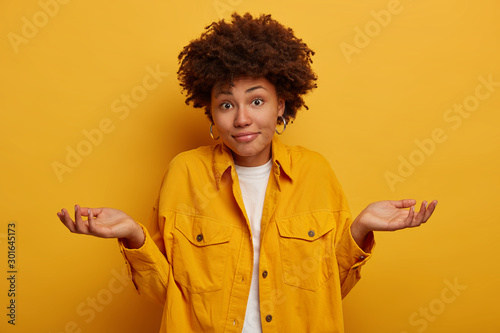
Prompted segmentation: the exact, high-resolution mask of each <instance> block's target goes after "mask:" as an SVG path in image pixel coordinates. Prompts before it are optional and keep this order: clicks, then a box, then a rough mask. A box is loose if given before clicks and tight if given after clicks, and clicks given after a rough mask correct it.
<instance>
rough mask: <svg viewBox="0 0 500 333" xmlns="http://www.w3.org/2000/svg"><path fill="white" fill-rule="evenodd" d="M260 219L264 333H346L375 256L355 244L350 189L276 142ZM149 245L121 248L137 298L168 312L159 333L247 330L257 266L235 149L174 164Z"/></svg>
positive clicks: (321, 164)
mask: <svg viewBox="0 0 500 333" xmlns="http://www.w3.org/2000/svg"><path fill="white" fill-rule="evenodd" d="M272 159H273V165H272V170H271V174H270V177H269V182H268V186H267V190H266V199H265V204H264V210H263V213H262V222H261V235H260V242H261V247H260V248H261V250H260V260H259V275H260V279H259V294H260V312H261V322H262V329H263V332H286V333H288V332H328V333H332V332H343V331H344V329H343V319H342V298H343V297H344V296H345V295H347V293H348V292H349V291H350V290H351V289H352V287H353V286H354V285H355V284H356V282H357V281H358V280H359V278H360V266H362V265H363V264H364V263H365V262H366V260H367V259H368V258H369V257H370V253H369V252H371V249H372V247H373V245H374V240H373V234H372V233H370V234H369V236H368V241H367V244H368V245H369V246H368V249H367V251H368V252H365V251H363V250H361V249H360V248H359V247H358V246H357V245H356V243H355V241H354V240H353V239H352V236H351V233H350V224H351V223H352V217H351V214H350V212H349V207H348V205H347V202H346V199H345V196H344V193H343V191H342V188H341V186H340V184H339V183H338V181H337V179H336V177H335V175H334V173H333V171H332V170H331V168H330V166H329V164H328V162H327V161H326V159H325V158H323V157H322V156H321V155H319V154H318V153H315V152H312V151H310V150H307V149H305V148H302V147H289V146H286V145H284V144H282V143H280V142H279V141H278V139H277V138H276V137H275V138H274V139H273V143H272ZM143 229H144V232H145V235H146V241H145V243H144V245H143V246H142V247H141V248H139V249H126V248H125V247H124V246H123V244H121V243H120V248H121V251H122V253H123V254H124V255H125V258H126V262H127V264H128V265H129V272H130V274H131V277H132V279H133V281H134V284H135V286H136V289H137V290H138V292H139V293H140V294H142V295H144V296H145V297H147V298H148V299H150V300H153V301H155V302H157V303H159V304H161V305H162V306H164V310H163V319H162V325H161V330H160V332H169V333H178V332H181V333H184V332H241V330H242V325H243V321H244V316H245V309H246V304H247V300H248V294H249V290H250V281H251V278H252V268H253V246H252V236H251V228H250V225H249V221H248V218H247V216H246V212H245V207H244V204H243V199H242V196H241V191H240V188H239V184H238V176H237V174H236V171H235V169H234V162H233V159H232V155H231V152H230V150H229V149H228V148H227V147H226V146H224V145H223V144H219V145H216V146H209V147H200V148H198V149H194V150H191V151H187V152H184V153H181V154H179V155H178V156H176V157H175V158H174V159H173V160H172V162H171V163H170V165H169V167H168V170H167V172H166V174H165V178H164V180H163V184H162V187H161V190H160V195H159V199H158V201H157V202H156V204H155V207H154V210H153V214H152V219H151V223H150V225H149V226H148V230H149V232H148V230H146V228H144V227H143Z"/></svg>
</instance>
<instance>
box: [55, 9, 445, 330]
mask: <svg viewBox="0 0 500 333" xmlns="http://www.w3.org/2000/svg"><path fill="white" fill-rule="evenodd" d="M313 54H314V52H313V51H311V50H310V49H309V48H308V47H307V45H306V44H305V43H303V42H302V41H301V40H300V39H297V38H296V37H295V36H294V34H293V32H292V30H291V29H288V28H285V27H284V26H282V25H281V24H280V23H278V22H276V21H274V20H273V19H271V17H270V16H264V15H263V16H261V17H258V18H253V17H252V16H251V15H250V14H245V15H244V16H239V15H237V14H233V17H232V22H229V23H227V22H225V21H221V22H218V23H213V24H212V25H211V26H209V27H207V31H205V33H203V34H202V35H201V37H200V38H199V39H197V40H195V41H192V42H191V43H190V44H189V45H187V46H186V47H185V48H184V49H183V51H182V52H181V53H180V55H179V61H180V69H179V71H178V77H179V80H180V82H181V86H182V87H183V88H184V90H185V91H186V92H187V100H186V103H189V102H193V104H194V106H195V107H198V108H204V109H205V114H206V115H207V117H208V119H209V120H210V122H211V125H210V134H211V135H212V138H214V140H219V143H218V144H216V145H214V146H209V147H200V148H198V149H194V150H191V151H188V152H184V153H181V154H179V155H178V156H176V157H175V158H174V159H173V160H172V162H171V163H170V165H169V167H168V170H167V172H166V174H165V177H164V180H163V184H162V187H161V191H160V195H159V198H158V201H157V202H156V205H155V207H154V210H153V214H152V222H151V223H150V225H149V226H148V229H146V228H145V227H144V226H142V225H141V224H139V223H137V222H136V221H134V220H133V219H132V218H130V217H129V216H128V215H127V214H125V213H124V212H122V211H119V210H116V209H111V208H83V207H80V206H75V219H74V221H73V219H72V218H71V217H70V214H69V212H68V211H67V210H65V209H63V210H62V211H61V212H59V213H58V216H59V218H60V219H61V221H62V222H63V223H64V224H65V226H66V227H67V228H68V229H69V230H70V231H71V232H74V233H81V234H89V235H94V236H97V237H106V238H107V237H114V238H118V239H119V244H120V248H121V251H122V253H123V254H124V256H125V259H126V262H127V264H129V267H130V273H131V276H132V279H133V281H134V284H135V286H136V288H137V290H138V291H139V293H141V294H143V295H144V296H146V297H147V298H149V299H150V300H153V301H156V302H158V303H159V304H161V305H162V306H164V312H163V319H162V325H161V332H241V331H245V332H343V319H342V303H341V300H342V297H344V296H345V295H346V294H347V293H348V292H349V291H350V290H351V288H352V287H353V286H354V285H355V284H356V282H357V281H358V280H359V278H360V268H361V266H363V265H364V264H365V262H366V261H367V260H368V258H369V257H370V256H371V250H372V248H373V245H374V239H373V231H376V230H379V231H381V230H398V229H404V228H408V227H415V226H418V225H420V224H421V223H424V222H426V221H427V220H428V219H429V217H430V216H431V214H432V212H433V211H434V208H435V207H436V204H437V202H436V201H433V202H432V203H431V204H429V205H428V206H427V203H426V202H425V201H424V202H423V203H422V205H421V207H420V210H419V212H418V214H416V213H415V212H414V205H415V204H416V202H415V200H399V201H380V202H375V203H372V204H370V205H368V207H366V209H364V210H363V211H362V212H361V214H360V215H359V216H358V217H356V219H354V221H353V220H352V217H351V215H350V212H349V208H348V205H347V202H346V199H345V196H344V194H343V191H342V188H341V187H340V184H339V183H338V181H337V179H336V178H335V175H334V173H333V172H332V170H331V168H330V166H329V164H328V162H327V161H326V160H325V159H324V158H323V157H322V156H321V155H319V154H317V153H314V152H312V151H309V150H307V149H304V148H301V147H289V146H286V145H284V144H282V143H281V142H280V141H279V140H278V134H280V133H282V132H283V131H285V130H286V125H287V124H289V123H290V122H291V121H292V120H293V119H294V118H295V115H296V112H297V110H298V109H299V108H301V107H302V106H304V101H303V99H302V96H303V95H304V94H305V93H307V92H308V91H310V90H312V89H313V88H315V87H316V84H315V81H316V75H315V74H314V72H313V71H312V69H311V67H310V63H311V62H312V60H311V57H312V55H313ZM278 128H279V129H278ZM404 208H410V209H409V210H406V209H404ZM82 216H83V217H87V220H83V219H82Z"/></svg>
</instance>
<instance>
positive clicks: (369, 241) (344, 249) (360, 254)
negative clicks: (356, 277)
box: [338, 227, 375, 269]
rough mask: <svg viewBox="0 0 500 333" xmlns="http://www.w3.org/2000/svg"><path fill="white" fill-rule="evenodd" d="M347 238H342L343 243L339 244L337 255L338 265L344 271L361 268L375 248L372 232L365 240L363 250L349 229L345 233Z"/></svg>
mask: <svg viewBox="0 0 500 333" xmlns="http://www.w3.org/2000/svg"><path fill="white" fill-rule="evenodd" d="M344 232H345V233H347V235H346V236H347V237H343V241H342V242H341V244H340V247H341V249H340V251H338V253H339V258H338V261H339V264H340V265H341V266H342V267H343V268H345V269H358V268H359V267H361V266H363V265H364V264H365V263H366V262H367V261H368V259H370V257H371V256H372V251H373V248H374V247H375V237H374V234H373V231H370V232H369V233H368V235H366V238H365V244H364V248H365V250H363V249H361V248H360V247H359V246H358V244H357V243H356V241H355V240H354V238H353V237H352V234H351V228H350V227H349V228H347V229H346V230H345V231H344Z"/></svg>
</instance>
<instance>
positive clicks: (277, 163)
mask: <svg viewBox="0 0 500 333" xmlns="http://www.w3.org/2000/svg"><path fill="white" fill-rule="evenodd" d="M271 151H272V160H273V170H272V171H273V173H274V175H275V177H276V182H277V183H278V188H279V189H280V191H281V185H280V175H281V171H283V173H284V174H285V175H286V176H287V177H288V178H289V179H290V181H291V182H293V176H292V166H291V161H290V152H289V150H288V147H287V146H286V145H285V144H283V143H281V141H280V140H279V139H278V136H277V135H274V137H273V141H272V143H271ZM212 168H213V172H214V177H215V183H216V185H217V188H219V184H220V181H221V179H222V177H223V176H224V174H225V173H226V172H229V174H230V175H231V176H232V177H233V176H234V173H235V172H236V171H235V169H234V160H233V155H232V153H231V149H229V147H227V146H226V145H225V144H223V143H219V144H217V145H216V146H215V147H214V150H213V164H212Z"/></svg>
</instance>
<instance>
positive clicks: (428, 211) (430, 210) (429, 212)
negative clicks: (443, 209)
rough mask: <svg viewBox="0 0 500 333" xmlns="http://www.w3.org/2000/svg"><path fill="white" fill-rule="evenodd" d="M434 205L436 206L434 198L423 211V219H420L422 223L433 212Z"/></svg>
mask: <svg viewBox="0 0 500 333" xmlns="http://www.w3.org/2000/svg"><path fill="white" fill-rule="evenodd" d="M436 206H437V200H434V201H432V202H431V203H430V204H429V206H428V207H427V210H426V211H425V215H424V220H423V221H422V223H425V222H427V220H428V219H429V218H430V217H431V215H432V213H434V209H436Z"/></svg>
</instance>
